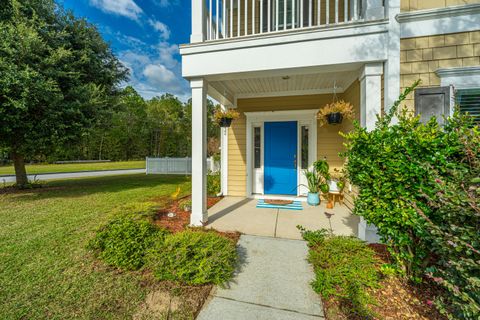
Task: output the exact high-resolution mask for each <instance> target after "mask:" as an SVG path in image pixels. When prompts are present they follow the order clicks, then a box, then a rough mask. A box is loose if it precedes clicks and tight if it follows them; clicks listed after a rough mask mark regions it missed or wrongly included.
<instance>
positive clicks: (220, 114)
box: [213, 109, 240, 128]
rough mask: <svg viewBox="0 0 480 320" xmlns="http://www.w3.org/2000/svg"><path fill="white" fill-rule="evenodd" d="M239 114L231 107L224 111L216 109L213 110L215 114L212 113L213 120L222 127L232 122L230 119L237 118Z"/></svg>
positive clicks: (226, 126) (228, 125)
mask: <svg viewBox="0 0 480 320" xmlns="http://www.w3.org/2000/svg"><path fill="white" fill-rule="evenodd" d="M239 116H240V114H239V113H238V112H237V111H235V110H233V109H228V110H226V111H222V110H220V109H218V110H217V111H215V114H214V115H213V117H214V119H215V121H216V122H217V123H218V124H219V125H220V127H222V128H228V127H230V126H231V124H232V120H234V119H238V117H239Z"/></svg>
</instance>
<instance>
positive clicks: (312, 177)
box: [303, 169, 320, 206]
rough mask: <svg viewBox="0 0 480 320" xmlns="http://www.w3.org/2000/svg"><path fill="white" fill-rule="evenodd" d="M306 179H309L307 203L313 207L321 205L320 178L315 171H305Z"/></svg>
mask: <svg viewBox="0 0 480 320" xmlns="http://www.w3.org/2000/svg"><path fill="white" fill-rule="evenodd" d="M303 174H304V175H305V178H307V184H308V185H307V186H305V185H304V186H305V187H307V188H308V195H307V203H308V204H309V205H311V206H318V205H319V204H320V197H319V196H318V190H319V185H320V184H319V182H320V180H319V176H318V173H317V171H316V170H315V169H312V170H305V171H304V172H303Z"/></svg>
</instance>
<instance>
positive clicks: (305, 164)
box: [301, 126, 308, 169]
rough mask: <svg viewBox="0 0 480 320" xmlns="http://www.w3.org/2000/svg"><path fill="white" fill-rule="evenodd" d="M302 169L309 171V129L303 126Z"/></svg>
mask: <svg viewBox="0 0 480 320" xmlns="http://www.w3.org/2000/svg"><path fill="white" fill-rule="evenodd" d="M301 137H302V150H301V151H302V167H301V168H302V169H308V127H307V126H302V132H301Z"/></svg>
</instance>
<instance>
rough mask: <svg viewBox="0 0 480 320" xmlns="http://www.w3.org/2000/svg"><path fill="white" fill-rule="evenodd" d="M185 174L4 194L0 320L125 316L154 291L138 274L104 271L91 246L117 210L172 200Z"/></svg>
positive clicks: (0, 196) (185, 185)
mask: <svg viewBox="0 0 480 320" xmlns="http://www.w3.org/2000/svg"><path fill="white" fill-rule="evenodd" d="M177 186H181V188H182V191H183V192H182V193H188V192H189V189H190V182H188V181H187V178H185V177H183V176H182V177H180V176H178V177H177V176H175V177H172V176H157V175H151V176H145V175H143V174H142V175H128V176H113V177H100V178H87V179H76V180H63V181H55V182H49V183H48V185H47V186H46V187H45V188H41V189H35V190H29V191H21V192H16V193H12V192H10V193H8V192H7V193H5V192H4V193H2V191H1V189H0V221H1V223H0V319H47V318H49V319H73V318H79V319H125V318H131V317H132V315H133V314H135V313H136V312H138V307H139V304H140V303H141V302H142V301H143V300H144V299H145V296H146V294H147V293H148V291H149V290H150V288H149V286H148V285H147V284H145V278H144V276H142V274H141V273H139V272H137V273H135V272H120V271H117V270H114V269H112V268H108V267H106V266H105V265H104V264H102V263H101V262H99V261H97V260H96V259H94V258H93V256H92V255H91V253H90V252H88V250H86V249H85V246H86V243H87V242H88V240H89V239H90V238H91V237H92V236H93V234H94V231H95V230H96V229H97V228H98V227H99V226H101V225H102V224H104V223H105V222H106V221H107V220H108V219H109V218H110V217H111V216H112V215H114V214H115V212H119V211H120V210H118V208H120V207H123V208H125V206H134V205H137V206H141V203H142V202H146V201H149V200H152V199H154V198H157V199H158V198H159V197H161V196H163V195H170V194H171V193H173V192H174V191H175V189H176V188H177Z"/></svg>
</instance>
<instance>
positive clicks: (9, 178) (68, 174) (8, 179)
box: [0, 169, 145, 182]
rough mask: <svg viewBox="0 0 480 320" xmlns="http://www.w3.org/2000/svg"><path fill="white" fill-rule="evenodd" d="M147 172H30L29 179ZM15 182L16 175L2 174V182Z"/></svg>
mask: <svg viewBox="0 0 480 320" xmlns="http://www.w3.org/2000/svg"><path fill="white" fill-rule="evenodd" d="M137 173H145V169H120V170H99V171H80V172H64V173H42V174H29V175H28V179H29V180H34V179H37V180H57V179H72V178H84V177H102V176H114V175H122V174H137ZM4 181H5V182H15V181H16V180H15V176H0V182H4Z"/></svg>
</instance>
